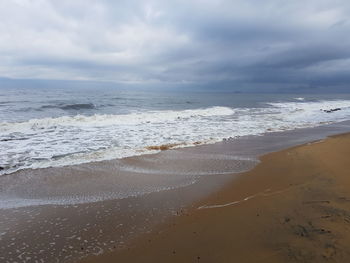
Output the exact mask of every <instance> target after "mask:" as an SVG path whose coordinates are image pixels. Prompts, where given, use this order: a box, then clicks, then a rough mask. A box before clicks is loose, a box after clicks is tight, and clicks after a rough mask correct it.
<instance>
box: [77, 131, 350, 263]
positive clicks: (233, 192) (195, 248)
mask: <svg viewBox="0 0 350 263" xmlns="http://www.w3.org/2000/svg"><path fill="white" fill-rule="evenodd" d="M260 159H261V163H260V164H258V165H257V166H256V167H255V168H254V169H253V170H251V171H249V172H246V173H242V174H240V175H239V176H238V178H237V177H236V179H235V180H233V181H232V182H231V183H229V184H227V185H226V186H225V188H224V189H222V190H220V191H218V192H216V193H215V194H213V195H211V196H209V197H208V198H206V199H203V200H201V201H199V202H198V203H197V204H196V205H195V206H194V208H193V209H191V210H186V212H183V211H178V214H179V216H175V217H174V218H172V219H170V220H169V221H168V222H166V223H164V224H162V225H160V226H159V227H157V228H156V229H155V230H154V231H152V232H151V233H149V234H144V235H142V236H141V237H140V238H138V239H136V241H135V242H133V243H132V244H131V245H130V246H128V247H126V248H125V249H123V250H120V251H115V252H111V253H106V254H103V255H100V256H94V257H90V258H87V259H85V260H84V262H350V245H349V244H350V172H349V171H350V134H345V135H340V136H333V137H330V138H328V139H326V140H323V141H320V142H316V143H311V144H306V145H303V146H298V147H294V148H290V149H287V150H283V151H280V152H276V153H271V154H267V155H265V156H262V157H261V158H260Z"/></svg>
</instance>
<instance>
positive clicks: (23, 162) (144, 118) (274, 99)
mask: <svg viewBox="0 0 350 263" xmlns="http://www.w3.org/2000/svg"><path fill="white" fill-rule="evenodd" d="M334 110H335V111H334ZM346 120H350V94H332V95H329V94H320V95H315V94H313V95H308V94H303V95H300V94H243V93H223V92H221V93H220V92H218V93H215V92H173V91H167V92H164V91H139V90H132V91H128V90H119V89H112V88H101V89H84V88H80V89H74V90H72V89H68V88H45V89H44V88H17V89H4V88H0V149H1V151H0V174H9V173H13V172H15V171H18V170H22V169H28V168H31V169H36V168H46V167H61V166H66V165H74V164H83V163H89V162H95V161H103V160H112V159H120V158H124V157H130V156H136V155H143V154H148V153H155V152H157V151H159V150H160V146H163V148H171V147H175V148H179V147H191V146H195V145H199V144H212V143H215V142H219V141H222V140H226V139H234V138H239V137H242V136H247V135H262V134H265V133H269V132H276V131H286V130H293V129H298V128H308V127H317V126H321V125H325V124H329V123H337V122H342V121H346Z"/></svg>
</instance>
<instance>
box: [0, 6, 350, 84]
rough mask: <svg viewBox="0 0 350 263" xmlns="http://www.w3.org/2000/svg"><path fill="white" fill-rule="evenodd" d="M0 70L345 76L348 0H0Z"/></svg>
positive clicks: (195, 76)
mask: <svg viewBox="0 0 350 263" xmlns="http://www.w3.org/2000/svg"><path fill="white" fill-rule="evenodd" d="M0 17H1V20H0V36H1V38H0V76H1V77H10V78H38V79H71V80H76V79H79V80H103V81H115V82H123V83H148V84H150V83H151V84H152V83H176V84H182V83H185V84H191V83H193V84H203V85H204V84H208V83H221V84H222V85H226V86H233V85H236V86H237V85H239V86H242V87H243V86H256V87H265V86H283V85H289V86H295V87H299V86H300V87H304V86H309V87H310V86H344V85H347V83H349V80H350V74H349V73H350V48H349V44H350V34H349V32H350V20H349V18H350V2H348V1H346V0H308V1H305V0H303V1H301V0H290V1H279V0H265V1H255V0H228V1H225V0H223V1H209V0H193V1H181V0H179V1H160V0H158V1H135V0H120V1H112V0H110V1H108V0H100V1H97V0H75V1H70V0H61V1H54V0H51V1H50V0H12V1H1V2H0Z"/></svg>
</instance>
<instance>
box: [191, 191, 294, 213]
mask: <svg viewBox="0 0 350 263" xmlns="http://www.w3.org/2000/svg"><path fill="white" fill-rule="evenodd" d="M287 190H288V188H287V189H284V190H279V191H276V192H271V189H270V188H269V189H266V190H264V191H262V192H260V193H257V194H255V195H250V196H247V197H245V198H244V199H242V200H237V201H233V202H230V203H226V204H217V205H202V206H200V207H198V208H197V209H198V210H200V209H212V208H222V207H226V206H231V205H237V204H239V203H242V202H245V201H248V200H250V199H252V198H255V197H258V196H270V195H275V194H280V193H283V192H285V191H287Z"/></svg>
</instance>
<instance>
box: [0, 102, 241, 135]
mask: <svg viewBox="0 0 350 263" xmlns="http://www.w3.org/2000/svg"><path fill="white" fill-rule="evenodd" d="M234 113H235V111H234V110H233V109H231V108H228V107H212V108H205V109H194V110H180V111H172V110H167V111H150V112H145V113H143V112H134V113H129V114H120V115H114V114H103V115H100V114H95V115H92V116H85V115H76V116H62V117H58V118H43V119H31V120H28V121H26V122H2V123H0V133H10V132H25V131H28V130H38V129H46V128H50V127H56V126H89V125H93V126H107V125H118V124H123V125H125V124H133V125H135V124H142V123H155V122H170V121H174V120H179V119H188V118H196V117H211V116H227V115H232V114H234Z"/></svg>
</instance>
